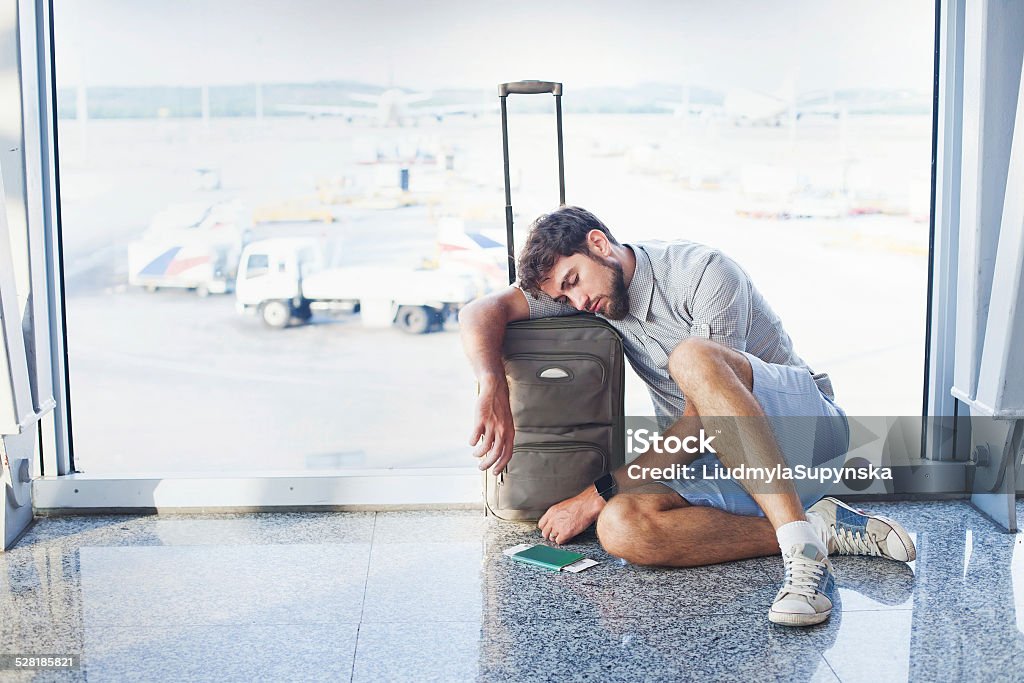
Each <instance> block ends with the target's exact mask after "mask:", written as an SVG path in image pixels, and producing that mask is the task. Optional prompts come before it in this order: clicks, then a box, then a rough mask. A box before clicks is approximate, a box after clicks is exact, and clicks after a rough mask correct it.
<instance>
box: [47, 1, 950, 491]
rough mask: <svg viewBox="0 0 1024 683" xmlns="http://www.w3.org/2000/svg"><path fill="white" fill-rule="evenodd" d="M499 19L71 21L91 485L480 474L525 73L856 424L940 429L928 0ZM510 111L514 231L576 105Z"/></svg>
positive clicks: (294, 8)
mask: <svg viewBox="0 0 1024 683" xmlns="http://www.w3.org/2000/svg"><path fill="white" fill-rule="evenodd" d="M506 4H508V5H509V6H507V7H498V6H496V5H492V4H486V5H484V4H480V3H471V2H462V1H456V2H442V3H426V4H424V3H412V2H408V1H407V0H402V1H400V2H396V1H392V2H379V3H369V4H367V3H355V2H347V1H346V2H322V1H318V0H317V1H314V0H305V1H303V0H300V1H298V2H264V3H259V4H258V5H253V4H252V3H243V2H238V1H237V0H223V1H215V2H199V1H186V2H179V1H175V2H171V1H169V0H167V1H164V0H159V1H155V2H147V3H134V2H127V1H123V0H121V1H118V0H81V1H79V2H73V3H72V2H67V3H56V5H55V7H54V12H55V45H56V56H57V61H56V71H57V79H58V108H59V115H60V118H59V124H58V125H59V136H60V159H59V163H60V175H61V202H62V218H63V232H64V249H65V254H64V262H65V268H66V272H65V282H66V285H67V315H68V320H67V323H68V349H69V357H70V358H69V360H70V372H71V399H72V404H71V405H72V419H73V426H74V453H75V461H76V462H75V464H76V466H77V467H78V468H79V469H80V470H84V471H86V472H89V473H93V474H100V473H125V472H155V471H159V472H174V471H229V472H236V473H237V472H239V471H245V472H252V471H260V470H301V471H322V472H329V471H331V470H335V469H338V468H368V467H373V468H376V467H388V468H391V467H434V466H469V465H471V464H472V459H471V458H470V456H469V449H468V448H467V447H466V446H465V440H466V438H467V437H468V431H469V426H470V416H471V411H472V404H473V399H474V393H475V390H474V381H473V377H472V373H471V371H470V369H469V367H468V365H467V363H466V362H465V359H464V357H463V353H462V349H461V345H460V342H459V336H458V322H457V316H456V313H457V310H458V307H459V306H461V305H463V304H464V303H465V302H467V301H469V300H471V299H472V298H474V297H476V296H479V295H481V294H483V293H485V292H487V291H491V290H493V289H495V288H498V287H502V286H504V284H505V280H504V278H505V274H506V270H505V266H504V241H505V237H504V215H503V206H504V197H503V188H502V183H503V181H502V160H501V136H500V128H499V120H498V116H497V88H496V86H497V84H498V83H500V82H502V81H510V80H518V79H523V78H541V79H547V80H559V81H562V82H564V84H565V96H564V98H563V106H564V110H565V143H566V162H565V163H566V184H567V195H566V197H567V201H568V202H569V203H572V204H578V205H581V206H585V207H586V208H588V209H590V210H591V211H593V212H594V213H595V214H597V215H598V216H599V217H601V218H602V219H603V220H604V221H605V222H606V223H607V224H608V225H609V226H610V227H611V229H612V230H613V232H615V233H616V235H617V236H618V237H619V238H620V239H622V240H625V241H634V240H641V239H666V240H667V239H689V240H696V241H700V242H705V243H708V244H711V245H714V246H716V247H719V248H721V249H723V250H725V251H726V252H727V253H729V254H730V255H731V256H733V257H734V258H736V259H737V260H738V261H739V262H740V264H741V265H742V266H743V267H744V268H745V269H746V270H747V271H748V272H749V273H750V275H751V276H752V277H753V280H754V282H755V284H756V285H757V286H758V287H759V288H760V289H761V291H762V292H763V293H764V294H765V296H766V297H767V299H768V300H769V302H770V303H771V305H772V306H773V308H774V309H775V311H776V312H777V313H779V315H780V316H781V317H782V320H783V322H784V324H785V326H786V328H787V330H788V332H789V333H790V336H791V337H792V338H793V341H794V346H795V349H796V351H797V352H798V353H799V354H800V355H801V356H802V357H803V358H804V359H805V360H806V361H807V362H808V363H809V364H810V365H811V366H812V367H813V368H814V369H815V370H816V371H824V372H828V373H830V375H831V376H832V379H833V384H834V386H835V388H836V395H837V400H838V401H839V403H840V404H841V405H843V406H844V407H845V408H846V409H847V411H848V412H849V413H850V414H871V415H877V414H893V415H899V414H917V413H919V412H920V407H921V394H922V381H923V352H924V329H925V291H926V286H927V244H928V224H929V223H928V219H929V215H928V211H929V180H930V177H929V174H930V155H931V152H930V134H931V108H930V107H931V83H932V41H933V36H934V31H933V26H934V15H933V12H934V6H933V3H930V2H926V1H923V0H900V1H899V2H885V3H883V2H866V3H843V2H832V1H829V2H811V1H800V2H797V1H795V0H789V1H784V2H776V3H754V4H751V3H740V2H717V3H706V2H640V3H629V4H628V5H624V4H622V3H613V2H599V3H594V2H567V3H555V4H551V3H547V4H544V5H536V4H533V3H506ZM509 110H510V116H511V120H510V139H511V155H512V178H513V205H514V206H515V208H516V212H517V229H518V235H519V236H520V237H521V236H522V235H523V234H524V233H525V231H526V227H527V225H528V224H529V221H530V220H531V219H532V218H533V217H535V216H536V215H537V214H539V213H541V212H543V211H545V210H547V209H550V208H552V207H553V206H554V205H555V204H556V203H557V176H556V163H555V153H554V120H553V104H552V98H551V97H550V96H544V97H541V96H535V97H532V98H526V97H520V98H510V101H509ZM627 410H628V412H630V413H631V414H649V413H650V412H651V409H650V403H649V400H648V399H647V396H646V392H645V391H644V390H643V387H642V386H641V385H640V384H639V382H638V381H637V380H636V379H635V378H633V380H632V381H631V384H630V389H629V397H628V402H627Z"/></svg>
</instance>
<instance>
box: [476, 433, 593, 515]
mask: <svg viewBox="0 0 1024 683" xmlns="http://www.w3.org/2000/svg"><path fill="white" fill-rule="evenodd" d="M512 452H513V454H514V455H513V456H512V459H511V460H510V461H509V463H508V466H507V467H506V469H505V471H504V472H503V473H502V474H500V475H498V481H497V482H496V493H497V495H496V499H497V501H496V502H497V507H498V509H499V510H534V511H536V517H540V516H541V515H542V514H544V511H545V510H547V509H548V508H549V507H551V506H552V505H554V504H555V503H560V502H562V501H563V500H565V499H567V498H571V497H572V496H575V495H576V494H577V493H579V492H580V491H582V490H583V489H585V488H586V487H587V486H588V485H589V484H593V483H594V480H596V479H597V478H598V477H600V476H601V475H602V474H604V472H605V471H606V469H607V465H608V459H607V456H606V455H605V452H604V449H602V448H601V447H600V446H598V445H596V444H592V443H585V442H579V441H570V442H552V443H548V442H543V443H531V444H523V445H521V446H516V447H514V448H513V449H512Z"/></svg>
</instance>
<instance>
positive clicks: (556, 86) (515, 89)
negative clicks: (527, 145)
mask: <svg viewBox="0 0 1024 683" xmlns="http://www.w3.org/2000/svg"><path fill="white" fill-rule="evenodd" d="M545 93H551V94H552V95H554V96H555V125H556V128H557V131H556V133H557V139H558V203H559V206H565V159H564V156H563V153H562V84H561V83H555V82H553V81H513V82H512V83H502V84H501V85H499V86H498V97H499V98H500V99H501V142H502V151H503V152H504V154H505V239H506V243H507V244H508V283H509V284H512V283H513V282H515V281H516V257H515V241H514V238H513V234H512V232H513V231H512V181H511V179H510V178H509V165H508V109H507V108H506V100H507V99H508V96H509V95H542V94H545Z"/></svg>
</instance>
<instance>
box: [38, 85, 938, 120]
mask: <svg viewBox="0 0 1024 683" xmlns="http://www.w3.org/2000/svg"><path fill="white" fill-rule="evenodd" d="M261 89H262V108H263V115H264V116H296V114H295V113H294V112H288V111H284V110H283V109H281V107H282V106H285V105H345V106H353V105H354V106H359V105H360V104H362V103H360V102H357V101H355V100H354V99H353V98H352V97H351V95H352V94H355V93H361V94H379V93H381V92H383V91H384V90H386V88H384V87H382V86H379V85H371V84H367V83H359V82H354V81H325V82H319V83H265V84H263V85H262V86H259V85H256V84H242V85H225V86H211V87H210V89H209V98H210V115H211V116H213V117H218V118H230V117H248V116H255V115H256V114H257V112H258V109H259V106H260V90H261ZM686 90H687V89H686V88H684V87H683V86H682V85H674V84H666V83H644V84H640V85H636V86H630V87H615V86H610V87H605V88H580V89H578V90H574V89H572V87H571V86H570V87H568V88H566V91H565V93H566V98H565V99H564V100H563V106H564V108H565V111H566V112H575V113H607V114H646V113H667V112H668V111H669V109H667V108H666V103H672V102H676V103H682V102H683V98H684V97H686V98H687V99H686V101H687V102H689V103H690V104H691V105H693V106H701V105H711V106H717V105H721V104H722V102H723V100H724V98H725V94H724V93H723V92H721V91H717V90H714V89H712V88H702V87H690V88H689V89H688V90H689V92H688V93H687V92H686ZM432 94H433V98H432V99H431V101H430V103H431V104H437V105H445V104H464V103H478V102H488V101H492V100H493V99H496V97H497V87H494V88H491V89H479V88H478V89H446V90H437V91H434V92H433V93H432ZM87 95H88V96H87V102H88V115H89V118H91V119H123V118H132V119H134V118H157V117H169V118H198V117H200V116H202V91H201V89H200V88H199V87H192V86H189V87H99V86H98V87H93V88H89V90H88V92H87ZM827 97H828V99H829V100H831V101H832V102H834V103H841V104H843V105H847V106H848V110H849V111H850V112H851V113H865V114H874V113H889V114H920V113H927V112H928V111H929V109H928V107H929V106H930V98H928V97H927V96H926V95H921V94H920V93H908V92H907V91H896V90H866V89H860V90H838V91H835V92H833V93H829V94H828V95H827ZM801 99H803V98H801ZM514 101H515V103H514V105H513V104H510V105H509V106H510V107H513V106H514V107H515V111H547V110H549V109H550V108H551V106H552V105H551V99H550V98H514ZM859 102H863V103H871V105H870V106H868V107H865V108H863V109H858V107H857V103H859ZM922 103H923V104H922ZM76 106H77V105H76V91H75V89H73V88H58V90H57V115H58V117H59V118H61V119H73V118H75V116H76ZM371 109H372V107H370V106H367V111H370V110H371Z"/></svg>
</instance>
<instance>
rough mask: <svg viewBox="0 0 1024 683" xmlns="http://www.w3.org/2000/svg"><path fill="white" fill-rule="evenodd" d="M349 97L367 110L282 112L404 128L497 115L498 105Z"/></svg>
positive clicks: (299, 107) (393, 91) (385, 95)
mask: <svg viewBox="0 0 1024 683" xmlns="http://www.w3.org/2000/svg"><path fill="white" fill-rule="evenodd" d="M349 97H350V98H351V99H353V100H355V101H356V102H366V103H367V104H369V105H373V106H367V107H350V106H344V105H333V104H282V105H278V107H277V109H278V110H279V111H286V112H293V113H298V114H305V115H307V116H309V117H311V118H317V117H320V116H340V117H342V118H344V119H346V120H348V121H349V122H350V123H351V122H352V121H353V120H356V119H369V120H371V121H373V122H374V123H375V124H377V125H379V126H402V125H406V124H407V123H409V122H410V121H416V120H418V119H419V118H423V117H426V118H434V119H437V120H438V121H441V120H442V119H443V118H444V117H446V116H457V115H464V114H470V115H476V114H482V113H488V112H496V111H497V110H498V107H497V105H496V104H482V103H481V104H473V103H465V104H449V105H434V106H410V105H413V104H416V103H418V102H425V101H428V100H430V99H433V97H434V96H433V95H432V94H430V93H407V92H405V91H403V90H400V89H399V88H389V89H387V90H385V91H384V92H382V93H381V94H379V95H372V94H364V93H353V94H351V95H349Z"/></svg>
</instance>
